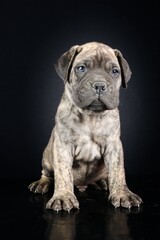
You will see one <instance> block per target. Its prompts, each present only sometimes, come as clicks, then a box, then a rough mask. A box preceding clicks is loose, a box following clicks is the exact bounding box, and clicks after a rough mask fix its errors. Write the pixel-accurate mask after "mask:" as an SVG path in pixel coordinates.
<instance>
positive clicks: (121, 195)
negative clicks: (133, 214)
mask: <svg viewBox="0 0 160 240" xmlns="http://www.w3.org/2000/svg"><path fill="white" fill-rule="evenodd" d="M109 200H110V201H111V203H112V204H113V206H114V207H115V208H117V207H120V206H121V207H125V208H129V209H130V208H131V207H139V206H140V204H141V203H142V202H143V201H142V199H141V198H140V197H139V196H138V195H137V194H134V193H132V192H131V191H130V190H118V191H115V192H114V193H112V194H110V195H109Z"/></svg>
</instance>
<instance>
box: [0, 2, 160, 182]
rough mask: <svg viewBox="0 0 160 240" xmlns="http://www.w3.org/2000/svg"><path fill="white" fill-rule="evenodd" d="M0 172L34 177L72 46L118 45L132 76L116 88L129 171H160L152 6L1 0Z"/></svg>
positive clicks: (158, 85) (155, 9)
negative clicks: (60, 62)
mask: <svg viewBox="0 0 160 240" xmlns="http://www.w3.org/2000/svg"><path fill="white" fill-rule="evenodd" d="M0 16H1V21H0V23H1V30H0V42H1V45H0V46H1V49H0V59H1V60H0V61H1V62H0V68H1V73H0V169H1V173H0V177H3V178H35V179H36V178H37V177H39V176H40V171H41V158H42V152H43V150H44V148H45V146H46V144H47V143H48V140H49V137H50V133H51V130H52V128H53V126H54V117H55V113H56V108H57V106H58V103H59V101H60V97H61V95H62V92H63V87H64V86H63V82H62V80H61V79H60V78H59V76H58V75H57V73H56V71H55V69H54V63H55V62H56V61H57V59H58V57H59V56H60V55H61V54H62V53H63V52H65V51H67V50H68V49H69V48H70V47H71V46H72V45H75V44H83V43H85V42H88V41H100V42H103V43H106V44H108V45H110V46H111V47H113V48H117V49H119V50H120V51H121V52H122V53H123V56H124V57H125V58H126V60H127V61H128V63H129V65H130V68H131V70H132V78H131V80H130V82H129V84H128V88H127V90H125V89H123V88H121V98H120V106H119V108H120V115H121V126H122V134H121V138H122V141H123V146H124V153H125V168H126V173H127V174H157V173H159V167H158V164H159V154H158V152H159V138H158V136H159V126H158V125H159V113H160V109H159V101H160V99H159V93H160V91H159V90H160V83H159V82H160V79H159V54H160V53H159V50H160V49H159V39H158V38H159V30H160V29H159V23H158V22H159V21H158V20H159V19H158V18H159V16H158V6H156V5H155V3H154V2H153V1H152V2H149V3H147V2H144V3H141V2H140V1H138V2H136V1H126V2H123V1H115V0H114V1H112V2H110V1H105V0H98V1H97V0H95V1H77V0H74V1H72V0H69V1H61V0H59V1H57V0H54V1H34V0H32V1H24V0H21V1H8V0H5V1H1V7H0Z"/></svg>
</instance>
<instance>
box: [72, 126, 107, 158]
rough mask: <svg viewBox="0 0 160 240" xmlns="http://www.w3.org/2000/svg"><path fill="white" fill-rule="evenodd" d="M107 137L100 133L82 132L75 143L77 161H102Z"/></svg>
mask: <svg viewBox="0 0 160 240" xmlns="http://www.w3.org/2000/svg"><path fill="white" fill-rule="evenodd" d="M105 145H106V136H105V135H102V134H101V135H100V133H99V132H98V131H91V130H90V131H89V130H88V131H87V130H86V131H81V134H78V138H76V141H75V151H74V158H75V160H83V161H86V162H88V161H93V160H95V159H100V158H101V157H102V155H103V153H104V149H105Z"/></svg>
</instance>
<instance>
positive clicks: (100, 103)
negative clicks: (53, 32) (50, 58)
mask: <svg viewBox="0 0 160 240" xmlns="http://www.w3.org/2000/svg"><path fill="white" fill-rule="evenodd" d="M55 67H56V70H57V72H58V74H59V76H60V77H61V78H62V79H63V80H64V82H65V85H66V87H65V90H66V94H67V96H68V97H69V99H70V100H71V101H72V102H73V103H74V104H75V105H76V106H78V107H79V108H82V109H89V110H92V111H104V110H110V109H114V108H116V107H117V106H118V105H119V89H120V86H121V85H122V86H123V87H124V88H126V87H127V83H128V81H129V79H130V77H131V71H130V68H129V65H128V63H127V61H126V60H125V59H124V58H123V56H122V54H121V52H120V51H119V50H117V49H112V48H111V47H109V46H107V45H105V44H102V43H97V42H90V43H86V44H83V45H81V46H79V45H76V46H73V47H71V48H70V50H69V51H67V52H66V53H64V54H63V55H62V56H61V57H60V58H59V60H58V63H57V64H56V65H55Z"/></svg>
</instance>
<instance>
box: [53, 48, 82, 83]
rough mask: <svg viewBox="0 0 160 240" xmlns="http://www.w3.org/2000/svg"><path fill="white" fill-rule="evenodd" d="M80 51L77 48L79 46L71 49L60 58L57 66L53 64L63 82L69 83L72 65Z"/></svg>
mask: <svg viewBox="0 0 160 240" xmlns="http://www.w3.org/2000/svg"><path fill="white" fill-rule="evenodd" d="M80 51H81V47H79V45H75V46H73V47H71V48H70V50H69V51H67V52H65V53H64V54H62V55H61V56H60V58H59V59H58V62H57V64H55V69H56V71H57V73H58V75H59V76H60V77H61V78H62V79H63V80H64V82H65V83H66V82H67V81H69V75H70V72H71V68H72V64H73V62H74V59H75V57H76V56H77V54H78V53H79V52H80Z"/></svg>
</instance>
